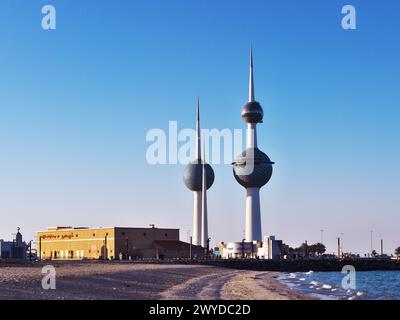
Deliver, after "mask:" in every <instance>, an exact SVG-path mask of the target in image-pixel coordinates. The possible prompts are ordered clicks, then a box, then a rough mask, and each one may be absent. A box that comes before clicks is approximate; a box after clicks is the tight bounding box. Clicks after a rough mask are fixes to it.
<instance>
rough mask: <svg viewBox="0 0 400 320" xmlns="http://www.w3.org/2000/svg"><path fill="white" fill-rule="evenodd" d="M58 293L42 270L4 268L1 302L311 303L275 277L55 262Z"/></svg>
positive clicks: (221, 270) (226, 271) (178, 267)
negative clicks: (44, 282) (50, 287)
mask: <svg viewBox="0 0 400 320" xmlns="http://www.w3.org/2000/svg"><path fill="white" fill-rule="evenodd" d="M49 264H52V265H54V267H55V268H56V272H57V276H56V289H55V290H44V289H43V288H42V285H41V281H42V278H43V276H44V275H43V274H42V273H41V271H42V267H43V265H44V264H26V265H9V264H2V265H1V266H0V299H1V300H4V299H29V300H30V299H78V300H82V299H84V300H88V299H107V300H108V299H130V300H148V299H168V300H171V299H173V300H194V299H199V300H207V299H210V300H215V299H217V300H218V299H222V300H293V299H296V300H297V299H308V298H309V297H307V296H305V295H303V294H301V293H297V292H295V291H293V290H291V289H289V288H288V287H287V286H285V285H284V284H282V283H280V282H279V281H278V280H276V277H277V276H278V275H279V273H277V272H259V271H243V270H233V269H225V268H218V267H212V266H199V265H180V264H142V263H140V264H135V263H100V262H72V263H71V262H56V263H54V262H51V263H49Z"/></svg>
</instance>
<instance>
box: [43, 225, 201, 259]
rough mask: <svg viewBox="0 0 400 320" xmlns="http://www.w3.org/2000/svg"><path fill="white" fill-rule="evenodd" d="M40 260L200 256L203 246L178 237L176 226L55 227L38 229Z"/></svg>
mask: <svg viewBox="0 0 400 320" xmlns="http://www.w3.org/2000/svg"><path fill="white" fill-rule="evenodd" d="M36 242H37V244H38V245H37V255H38V258H39V259H60V260H69V259H75V260H82V259H108V260H113V259H124V260H128V259H164V258H165V259H171V258H190V253H192V257H198V258H202V257H203V256H204V249H203V248H201V247H199V246H194V245H192V246H190V244H189V243H185V242H183V241H180V240H179V229H165V228H156V227H152V228H120V227H111V228H93V229H92V228H83V227H79V228H72V227H54V228H48V229H47V231H40V232H37V239H36Z"/></svg>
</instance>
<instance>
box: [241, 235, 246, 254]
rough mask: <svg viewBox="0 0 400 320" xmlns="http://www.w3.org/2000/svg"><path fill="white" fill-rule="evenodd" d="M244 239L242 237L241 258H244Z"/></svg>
mask: <svg viewBox="0 0 400 320" xmlns="http://www.w3.org/2000/svg"><path fill="white" fill-rule="evenodd" d="M245 241H246V239H242V259H244V242H245Z"/></svg>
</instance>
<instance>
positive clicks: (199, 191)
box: [183, 99, 214, 247]
mask: <svg viewBox="0 0 400 320" xmlns="http://www.w3.org/2000/svg"><path fill="white" fill-rule="evenodd" d="M203 148H204V146H203ZM203 154H205V153H203ZM204 158H205V157H204ZM203 172H204V174H203ZM183 182H184V183H185V185H186V187H187V188H188V189H190V190H191V191H193V196H194V210H193V211H194V212H193V244H194V245H196V246H202V247H206V243H207V240H208V222H207V220H208V219H207V195H206V192H207V189H209V188H210V187H211V186H212V184H213V183H214V171H213V169H212V168H211V166H210V165H209V164H208V163H205V159H204V162H203V160H202V159H201V140H200V103H199V99H197V121H196V159H195V160H194V161H192V162H190V163H189V164H188V165H187V166H186V167H185V170H184V171H183ZM203 185H204V186H203Z"/></svg>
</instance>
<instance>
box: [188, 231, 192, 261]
mask: <svg viewBox="0 0 400 320" xmlns="http://www.w3.org/2000/svg"><path fill="white" fill-rule="evenodd" d="M192 243H193V237H192V236H190V247H189V248H190V249H189V257H190V260H192Z"/></svg>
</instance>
